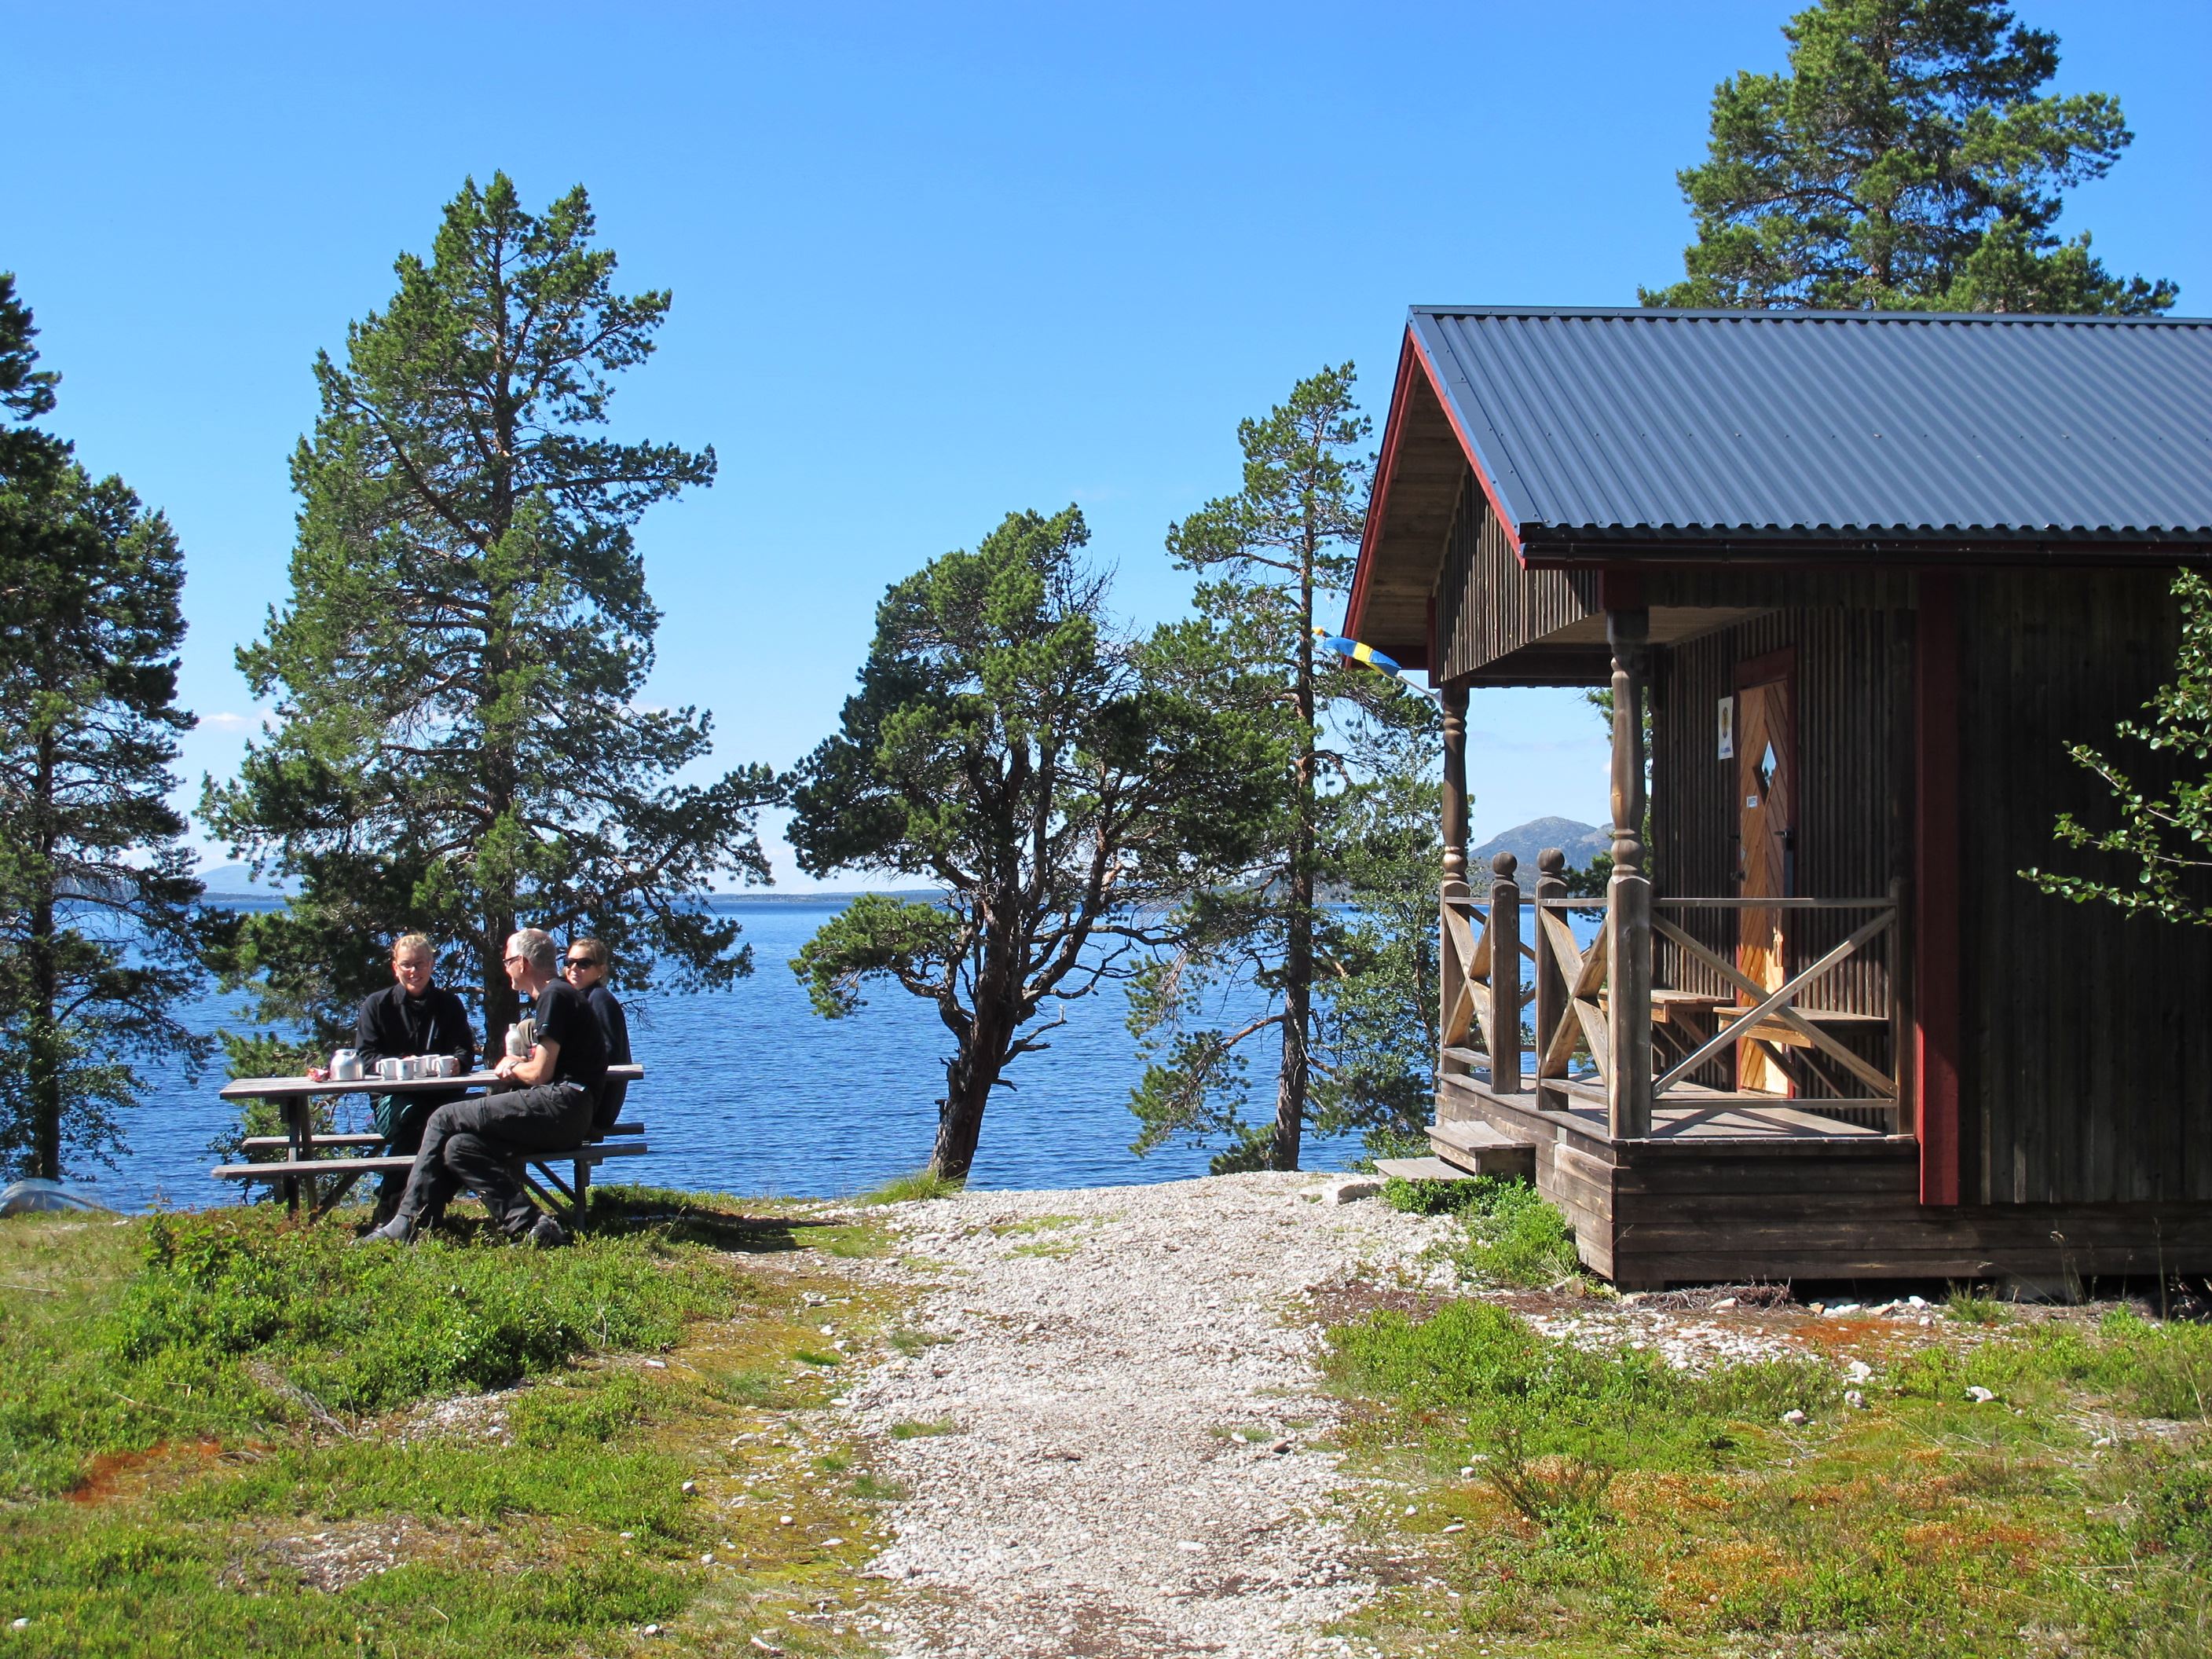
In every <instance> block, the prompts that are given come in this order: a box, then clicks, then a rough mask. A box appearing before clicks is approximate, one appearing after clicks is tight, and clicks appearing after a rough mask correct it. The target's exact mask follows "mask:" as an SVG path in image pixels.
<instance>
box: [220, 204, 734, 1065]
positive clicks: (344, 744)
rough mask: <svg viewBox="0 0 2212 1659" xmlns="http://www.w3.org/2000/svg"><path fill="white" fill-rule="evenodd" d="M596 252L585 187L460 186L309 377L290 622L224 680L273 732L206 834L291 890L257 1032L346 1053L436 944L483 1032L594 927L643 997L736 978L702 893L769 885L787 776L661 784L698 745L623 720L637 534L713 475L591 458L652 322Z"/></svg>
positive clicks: (729, 930) (275, 929)
mask: <svg viewBox="0 0 2212 1659" xmlns="http://www.w3.org/2000/svg"><path fill="white" fill-rule="evenodd" d="M593 232H594V227H593V222H592V212H591V206H590V203H589V201H588V200H587V198H586V196H585V193H584V191H583V190H582V188H581V187H578V188H577V189H574V190H572V191H569V192H568V194H567V195H566V196H563V197H561V198H560V199H559V200H558V201H556V202H555V203H554V204H552V205H551V206H550V208H548V209H547V210H545V211H544V213H543V214H533V213H532V212H529V211H527V210H526V209H525V208H524V207H523V205H522V204H521V202H520V199H519V198H518V197H517V195H516V192H515V189H514V186H513V184H512V183H511V182H510V181H509V180H508V179H507V176H506V175H505V174H504V173H501V174H497V175H495V177H494V178H493V179H492V181H491V183H490V185H489V187H487V188H484V189H482V190H479V189H478V188H477V185H476V184H475V182H474V181H473V180H471V181H470V182H469V183H468V184H467V185H466V186H465V188H464V189H463V190H462V191H461V193H460V194H459V196H458V197H455V198H454V199H453V202H451V203H450V204H448V205H447V208H446V210H445V213H444V218H443V222H442V223H441V226H440V228H439V230H438V234H437V238H436V241H435V246H434V248H433V252H432V255H431V258H429V259H428V261H427V262H426V261H424V260H422V259H420V258H416V257H415V256H413V255H411V254H410V255H403V256H402V257H401V258H400V259H399V261H398V265H397V267H396V269H397V271H398V279H399V281H398V292H397V293H396V294H395V295H393V297H392V301H391V303H390V305H389V307H387V308H386V310H384V311H382V312H380V313H371V314H370V315H369V316H368V317H367V318H366V319H363V320H362V321H361V322H358V323H356V324H354V325H352V326H351V327H350V328H349V331H348V333H347V340H346V353H345V361H344V362H343V364H341V363H339V362H334V361H332V360H331V357H330V356H328V355H327V354H325V355H324V356H320V357H319V358H318V359H317V362H316V364H315V379H316V383H317V386H319V390H320V392H321V395H322V412H321V416H320V417H319V419H318V421H317V422H316V425H315V430H314V434H313V436H312V437H311V438H307V439H303V440H302V441H301V443H300V446H299V448H298V451H297V453H295V456H294V459H293V463H292V479H293V485H294V488H295V490H296V491H297V492H298V494H299V495H300V498H301V512H300V515H299V536H298V541H297V544H296V546H295V550H294V553H293V556H292V567H291V593H290V597H289V601H288V602H287V604H286V605H285V607H284V609H283V611H282V612H281V613H279V612H276V611H272V612H271V614H270V620H269V624H268V628H267V630H266V632H265V633H264V636H263V637H262V639H261V640H260V641H258V642H257V643H255V644H253V645H252V646H251V647H247V648H246V649H244V650H242V651H241V652H240V653H239V664H240V668H241V670H242V671H244V673H245V674H246V678H248V680H250V681H251V682H252V685H253V687H254V689H255V690H256V692H257V694H258V695H260V696H273V697H274V698H276V704H277V716H278V726H277V728H276V731H275V732H274V733H273V735H271V736H270V738H268V740H267V741H265V742H261V743H256V744H252V745H251V746H250V747H249V750H248V752H247V755H246V761H245V763H244V765H243V768H242V769H241V771H240V776H239V778H238V780H237V781H235V782H234V783H233V784H230V785H227V786H215V785H210V787H209V789H208V791H207V795H206V804H205V807H204V811H205V813H206V816H207V817H208V819H209V822H210V823H211V824H212V825H213V826H214V827H215V828H216V831H217V832H218V833H219V834H220V835H222V836H224V837H225V838H226V839H228V840H229V841H231V842H233V843H234V845H235V846H236V847H237V848H238V849H239V851H240V854H241V855H243V856H246V857H248V858H250V859H251V860H253V861H254V862H255V864H256V866H257V868H258V867H264V866H274V867H275V868H276V869H277V870H278V871H280V872H283V874H285V875H288V876H290V877H293V878H296V879H297V881H298V882H299V884H300V893H299V896H298V897H297V898H296V899H295V901H294V902H292V903H291V904H290V905H289V907H288V908H286V909H284V910H282V911H277V912H272V913H268V914H264V915H255V916H252V917H249V918H247V919H246V921H245V923H244V925H243V927H241V929H240V935H239V937H238V939H237V940H236V941H235V944H234V948H233V950H232V952H231V955H230V957H229V959H228V963H227V970H228V977H229V978H230V979H232V980H233V981H242V980H246V979H248V978H252V979H255V980H256V981H258V991H259V994H260V1012H261V1014H262V1016H263V1017H264V1018H272V1019H279V1020H287V1021H294V1022H300V1023H303V1024H307V1026H308V1027H309V1028H310V1030H313V1031H314V1032H315V1033H316V1034H317V1035H319V1036H333V1035H336V1034H337V1033H339V1032H341V1031H343V1030H345V1029H346V1025H345V1021H346V1020H347V1018H349V1010H350V1008H351V1006H352V1005H353V1004H354V1002H355V1001H356V999H357V998H358V997H359V996H361V995H362V994H363V993H364V992H365V991H367V990H368V989H371V988H374V987H375V986H376V985H377V984H378V983H380V964H381V961H382V958H383V957H384V954H385V945H386V941H388V940H389V939H390V938H391V937H392V935H393V934H395V933H399V932H402V931H404V930H409V929H419V930H421V931H422V932H425V933H428V934H430V935H431V937H432V938H434V939H439V940H441V941H444V942H445V943H446V944H447V946H448V947H449V949H448V954H447V957H446V958H445V959H444V960H443V961H442V962H441V970H442V971H443V973H444V975H445V976H446V977H447V979H448V980H449V981H453V982H455V983H457V984H459V985H460V986H463V987H466V986H469V985H470V984H471V983H473V984H474V985H475V986H476V987H478V994H479V995H480V998H481V1006H482V1008H483V1013H484V1015H485V1018H486V1024H487V1030H488V1031H489V1032H490V1033H493V1034H495V1033H497V1032H498V1031H499V1030H501V1029H503V1027H504V1026H505V1025H506V1024H507V1022H508V1021H510V1020H511V1019H512V1018H513V1017H514V1014H515V1012H516V1010H515V998H514V994H513V991H512V990H511V989H510V988H509V987H508V986H507V976H506V974H505V972H504V970H503V969H502V967H501V956H502V954H503V951H504V946H505V943H506V940H507V936H508V935H509V934H510V933H513V931H514V929H515V928H516V927H518V926H523V925H536V926H540V927H551V928H568V927H573V928H577V929H588V930H589V931H590V932H592V933H594V934H596V935H598V936H599V937H600V938H602V939H605V940H606V941H607V942H608V944H609V945H610V946H611V948H612V949H613V950H614V951H615V952H616V953H617V956H618V957H621V958H623V961H624V963H625V967H626V970H627V978H628V982H629V985H630V986H631V987H633V988H637V987H641V986H642V985H643V984H644V983H647V982H648V978H647V976H648V975H649V974H651V973H652V972H653V971H656V970H657V971H658V972H659V974H660V975H662V976H663V977H664V978H666V979H670V980H672V981H675V982H677V983H678V984H683V985H690V986H712V985H720V984H725V983H726V982H728V981H730V980H731V979H732V977H734V976H736V975H741V974H744V973H746V972H749V971H750V952H749V951H738V950H733V949H732V947H733V945H735V943H736V939H737V935H738V928H737V927H736V925H735V924H734V923H732V922H729V921H724V920H721V919H719V918H717V917H715V916H714V915H711V914H709V913H708V911H707V910H706V909H705V908H704V907H702V905H700V904H698V903H697V902H696V895H697V894H699V893H700V892H701V891H702V890H704V889H705V888H707V887H708V886H709V885H710V884H712V882H713V881H714V878H716V877H717V876H719V875H721V874H723V873H726V872H737V873H738V874H740V875H743V876H744V877H746V878H751V879H757V880H762V881H765V880H766V879H767V866H766V863H765V860H764V859H763V855H762V853H761V850H760V847H759V843H758V841H757V837H756V836H755V833H754V822H755V815H756V812H757V808H758V806H759V805H760V804H761V803H762V802H763V801H764V800H765V799H768V798H769V795H770V794H771V793H772V790H773V779H772V777H771V775H770V774H769V772H768V770H767V769H765V768H761V767H748V768H741V769H737V770H734V771H732V772H729V773H726V775H723V776H722V777H721V778H720V780H718V781H714V782H712V783H709V784H706V785H703V786H702V785H690V784H678V783H676V782H674V781H671V780H672V776H673V775H674V774H675V773H677V772H678V770H679V769H682V768H684V767H686V766H688V765H690V764H691V763H694V762H695V761H697V760H698V759H700V758H702V757H704V756H705V755H706V754H708V751H709V750H710V748H711V746H712V745H711V741H710V736H709V732H710V722H709V717H708V716H707V715H706V714H701V713H699V712H697V711H696V710H694V709H691V708H681V709H675V710H665V709H652V708H641V707H639V706H638V704H637V702H636V698H637V695H638V693H639V690H640V689H641V686H642V684H643V682H644V679H645V677H646V674H647V671H648V670H649V669H650V667H651V665H652V662H653V632H654V629H655V628H656V627H657V625H658V623H659V613H658V612H657V611H655V610H654V608H653V604H652V601H651V600H650V599H648V597H647V592H646V586H645V571H644V564H643V561H642V559H641V556H639V553H638V551H637V549H636V545H635V539H634V536H633V526H635V524H636V523H637V521H638V519H639V517H640V515H641V513H643V512H644V511H645V509H646V508H647V507H650V506H651V505H653V503H654V502H656V501H665V500H667V499H669V498H671V497H672V496H674V495H677V494H678V492H680V491H681V490H683V489H684V488H686V487H687V486H691V485H701V486H703V485H706V484H708V483H710V482H711V481H712V479H713V477H714V452H713V451H712V450H711V449H710V450H708V451H705V452H703V453H696V454H695V453H690V452H687V451H685V450H684V449H682V448H679V447H676V446H674V445H669V444H657V443H628V444H624V443H617V442H614V441H611V440H609V439H607V438H605V437H604V436H601V435H598V434H597V433H596V432H595V431H594V428H599V427H600V426H603V425H604V424H605V421H606V419H607V406H608V402H609V399H610V398H611V395H612V392H613V386H612V377H613V376H614V375H615V374H617V373H619V372H620V371H622V370H623V369H626V368H631V367H633V366H635V365H636V364H638V363H640V362H643V361H644V360H645V358H646V357H647V356H648V355H649V354H650V352H651V351H652V349H653V333H654V331H655V330H657V329H658V328H659V325H660V323H661V322H662V320H663V319H665V316H666V314H667V311H668V307H669V296H668V295H666V294H665V293H646V294H641V295H632V296H624V295H618V294H617V293H616V292H615V291H614V289H613V286H612V279H613V276H614V270H615V256H614V255H613V254H612V253H611V252H608V251H606V250H605V249H603V248H599V247H597V246H594V245H593Z"/></svg>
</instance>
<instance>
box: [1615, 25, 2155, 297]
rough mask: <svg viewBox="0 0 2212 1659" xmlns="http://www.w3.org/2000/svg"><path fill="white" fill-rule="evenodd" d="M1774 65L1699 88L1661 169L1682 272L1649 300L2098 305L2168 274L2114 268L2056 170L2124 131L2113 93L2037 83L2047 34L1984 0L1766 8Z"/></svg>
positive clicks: (2114, 155) (2074, 165) (2046, 57)
mask: <svg viewBox="0 0 2212 1659" xmlns="http://www.w3.org/2000/svg"><path fill="white" fill-rule="evenodd" d="M1782 33H1783V34H1784V37H1785V38H1786V39H1787V40H1789V42H1790V68H1789V70H1788V71H1787V72H1786V73H1784V74H1780V75H1759V74H1753V73H1750V72H1748V71H1747V72H1745V73H1743V74H1740V75H1736V76H1731V77H1730V78H1729V79H1728V80H1726V81H1723V82H1722V83H1721V84H1720V86H1719V87H1718V88H1716V89H1715V91H1714V93H1713V109H1712V139H1711V152H1710V155H1709V157H1708V159H1707V160H1706V161H1705V162H1704V163H1703V164H1702V165H1701V166H1698V167H1690V168H1687V169H1686V170H1685V171H1683V172H1682V173H1680V174H1678V175H1677V177H1678V178H1679V179H1680V182H1681V186H1682V194H1683V196H1684V197H1685V198H1686V200H1687V201H1688V202H1689V204H1690V206H1691V208H1692V210H1693V211H1694V212H1695V214H1696V216H1697V222H1698V240H1696V241H1695V242H1693V243H1692V244H1691V245H1690V246H1689V248H1688V249H1687V250H1686V252H1685V253H1684V256H1683V260H1684V264H1685V265H1686V277H1685V280H1683V281H1681V282H1680V283H1674V285H1673V286H1671V287H1668V288H1663V289H1645V290H1644V292H1643V296H1642V297H1643V301H1644V304H1646V305H1652V306H1680V307H1727V308H1735V307H1816V308H1820V309H1826V310H1853V311H1856V310H1875V311H1886V310H1916V309H1917V310H1929V311H1965V312H1972V311H1983V312H2037V313H2082V312H2090V313H2118V314H2124V315H2136V314H2142V313H2156V312H2161V311H2164V310H2166V308H2167V307H2170V306H2171V305H2172V303H2173V301H2174V298H2175V293H2176V290H2175V289H2174V285H2173V284H2172V283H2169V282H2163V281H2160V282H2150V281H2146V280H2145V279H2144V278H2142V277H2141V276H2128V277H2121V276H2113V275H2112V273H2111V272H2110V271H2108V270H2106V268H2105V266H2104V264H2103V263H2102V262H2101V261H2100V260H2099V259H2098V258H2095V257H2094V256H2093V254H2092V253H2091V252H2090V245H2089V235H2088V233H2087V231H2084V232H2082V233H2081V234H2079V235H2077V236H2075V237H2074V238H2072V239H2071V240H2061V239H2060V237H2059V235H2058V233H2057V229H2056V226H2057V222H2058V217H2059V213H2060V210H2061V208H2062V206H2063V197H2062V192H2063V191H2064V190H2065V189H2067V188H2068V187H2069V186H2071V185H2079V184H2083V183H2086V182H2087V181H2089V180H2091V179H2100V178H2102V177H2103V176H2104V175H2105V174H2106V172H2108V171H2109V170H2110V169H2111V167H2112V164H2113V162H2114V161H2118V159H2119V156H2120V153H2121V151H2123V150H2124V149H2126V148H2127V146H2128V144H2129V143H2130V141H2131V139H2132V137H2133V135H2132V134H2131V133H2130V132H2129V131H2128V128H2127V124H2126V122H2125V120H2124V118H2122V116H2121V113H2120V106H2119V100H2117V99H2115V98H2113V97H2112V96H2110V95H2109V94H2105V93H2100V92H2090V93H2076V94H2070V95H2069V96H2066V97H2058V96H2055V95H2052V94H2049V93H2047V92H2046V91H2045V90H2044V88H2045V85H2046V83H2047V82H2049V81H2050V80H2051V77H2052V76H2054V75H2055V74H2057V70H2058V37H2057V36H2056V35H2055V34H2052V33H2050V32H2049V31H2047V30H2044V29H2032V28H2028V27H2025V26H2024V25H2022V24H2020V23H2018V22H2015V21H2014V18H2013V14H2012V10H2011V9H2010V8H2009V7H2008V6H2005V5H2002V4H2000V3H1996V0H1820V3H1819V4H1818V5H1814V6H1812V7H1809V8H1808V9H1806V10H1804V11H1801V12H1799V13H1798V14H1797V15H1796V16H1795V17H1793V18H1791V19H1790V21H1789V22H1788V23H1787V24H1785V25H1784V27H1783V31H1782Z"/></svg>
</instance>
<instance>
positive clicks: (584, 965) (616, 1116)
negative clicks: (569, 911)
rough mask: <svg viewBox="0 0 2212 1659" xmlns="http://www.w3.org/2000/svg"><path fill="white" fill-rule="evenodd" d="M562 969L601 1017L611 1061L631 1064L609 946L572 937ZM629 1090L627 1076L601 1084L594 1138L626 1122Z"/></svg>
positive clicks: (601, 1032) (626, 1020) (626, 1021)
mask: <svg viewBox="0 0 2212 1659" xmlns="http://www.w3.org/2000/svg"><path fill="white" fill-rule="evenodd" d="M561 971H562V974H564V975H566V976H567V978H568V983H569V984H571V985H573V986H574V987H576V988H577V989H578V990H579V991H581V992H582V993H583V994H584V995H585V997H586V1000H589V1001H590V1003H591V1005H592V1012H593V1013H594V1014H596V1015H598V1016H599V1035H600V1036H603V1037H605V1039H606V1043H607V1064H608V1065H610V1066H627V1065H629V1064H630V1056H629V1015H628V1014H626V1013H624V1012H623V1006H622V1004H621V1003H620V1002H619V1001H617V1000H616V997H615V994H614V993H613V992H612V991H611V990H609V989H608V988H607V947H606V946H605V945H602V944H601V943H600V942H599V940H598V939H570V940H569V941H568V955H567V956H565V957H562V961H561ZM628 1095H629V1080H628V1079H623V1078H612V1077H611V1078H609V1079H607V1080H606V1081H605V1083H603V1084H601V1085H599V1110H598V1111H597V1112H596V1113H595V1114H594V1115H592V1139H595V1140H596V1139H603V1138H605V1134H606V1133H607V1131H608V1130H610V1129H611V1128H613V1127H615V1125H616V1124H617V1123H618V1122H620V1121H622V1109H623V1099H624V1097H627V1096H628Z"/></svg>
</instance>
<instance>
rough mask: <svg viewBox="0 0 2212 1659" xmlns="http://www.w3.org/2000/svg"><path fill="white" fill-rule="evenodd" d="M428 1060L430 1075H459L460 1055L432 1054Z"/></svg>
mask: <svg viewBox="0 0 2212 1659" xmlns="http://www.w3.org/2000/svg"><path fill="white" fill-rule="evenodd" d="M429 1060H430V1075H431V1076H432V1077H459V1075H460V1074H461V1061H460V1056H459V1055H458V1054H432V1055H430V1056H429Z"/></svg>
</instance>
